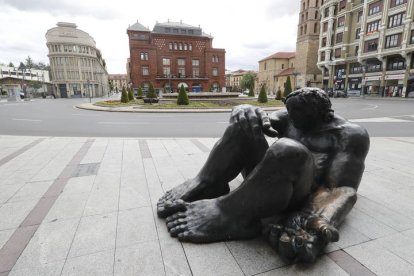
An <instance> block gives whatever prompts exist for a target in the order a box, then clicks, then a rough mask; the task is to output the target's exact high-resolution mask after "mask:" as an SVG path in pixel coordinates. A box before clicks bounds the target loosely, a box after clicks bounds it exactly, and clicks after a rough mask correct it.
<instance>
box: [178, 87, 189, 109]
mask: <svg viewBox="0 0 414 276" xmlns="http://www.w3.org/2000/svg"><path fill="white" fill-rule="evenodd" d="M189 103H190V101H189V100H188V95H187V92H185V88H184V85H181V87H180V92H179V93H178V97H177V105H188V104H189Z"/></svg>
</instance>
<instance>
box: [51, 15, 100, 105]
mask: <svg viewBox="0 0 414 276" xmlns="http://www.w3.org/2000/svg"><path fill="white" fill-rule="evenodd" d="M46 45H47V47H48V49H49V54H48V57H49V62H50V68H51V79H52V84H53V87H54V93H55V95H56V96H57V97H61V98H74V97H101V96H103V95H106V94H107V93H108V72H107V70H106V64H105V60H104V59H103V57H102V54H101V51H100V50H99V49H98V48H96V42H95V40H94V39H93V38H92V37H91V36H90V35H89V34H88V33H86V32H84V31H82V30H80V29H78V28H77V26H76V24H74V23H67V22H59V23H57V27H54V28H52V29H50V30H48V31H47V33H46Z"/></svg>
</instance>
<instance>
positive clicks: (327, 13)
mask: <svg viewBox="0 0 414 276" xmlns="http://www.w3.org/2000/svg"><path fill="white" fill-rule="evenodd" d="M323 15H324V16H325V17H328V16H329V8H326V9H325V12H324V14H323Z"/></svg>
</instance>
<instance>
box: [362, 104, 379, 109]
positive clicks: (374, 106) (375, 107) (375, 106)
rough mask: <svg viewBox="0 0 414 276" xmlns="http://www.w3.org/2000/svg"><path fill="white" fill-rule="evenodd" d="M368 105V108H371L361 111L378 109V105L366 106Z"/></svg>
mask: <svg viewBox="0 0 414 276" xmlns="http://www.w3.org/2000/svg"><path fill="white" fill-rule="evenodd" d="M368 105H370V106H372V107H369V108H363V109H362V110H373V109H377V108H378V105H375V104H368Z"/></svg>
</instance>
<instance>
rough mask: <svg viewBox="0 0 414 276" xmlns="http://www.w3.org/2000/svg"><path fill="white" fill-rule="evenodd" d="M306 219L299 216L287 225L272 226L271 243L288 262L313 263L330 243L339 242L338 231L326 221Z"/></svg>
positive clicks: (312, 218)
mask: <svg viewBox="0 0 414 276" xmlns="http://www.w3.org/2000/svg"><path fill="white" fill-rule="evenodd" d="M305 217H306V216H305ZM305 217H303V216H301V214H298V215H297V216H292V217H291V220H288V222H287V224H286V225H270V231H269V233H268V240H269V243H270V245H271V246H272V247H273V248H274V249H275V250H276V251H277V252H278V253H279V254H280V255H281V257H282V258H284V259H285V260H287V261H290V262H294V261H300V262H309V263H312V262H314V261H315V260H316V258H317V257H318V256H319V255H320V254H321V253H322V252H323V249H324V248H325V246H326V245H327V244H328V243H329V242H336V241H338V240H339V232H338V230H337V229H336V228H335V227H334V226H332V225H331V224H329V223H328V222H327V221H326V220H324V219H322V218H320V217H317V216H314V217H307V218H305Z"/></svg>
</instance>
